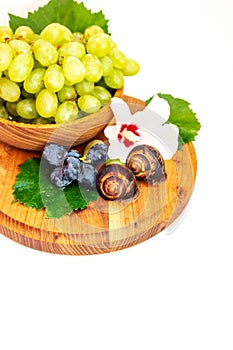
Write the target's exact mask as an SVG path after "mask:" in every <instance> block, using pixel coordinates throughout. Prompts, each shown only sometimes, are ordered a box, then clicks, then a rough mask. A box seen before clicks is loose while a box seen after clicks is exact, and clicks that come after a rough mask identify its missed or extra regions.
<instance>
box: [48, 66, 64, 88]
mask: <svg viewBox="0 0 233 350" xmlns="http://www.w3.org/2000/svg"><path fill="white" fill-rule="evenodd" d="M64 83H65V76H64V73H63V69H62V68H61V67H60V66H58V65H57V64H52V65H51V66H49V67H48V68H47V69H46V72H45V75H44V85H45V87H46V89H47V90H49V91H51V92H58V91H59V90H61V89H62V88H63V86H64Z"/></svg>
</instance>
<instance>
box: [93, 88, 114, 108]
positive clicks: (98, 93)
mask: <svg viewBox="0 0 233 350" xmlns="http://www.w3.org/2000/svg"><path fill="white" fill-rule="evenodd" d="M91 94H92V95H93V96H95V97H96V98H97V99H98V100H99V101H100V103H101V105H102V106H103V105H105V104H107V103H108V102H110V101H111V99H112V95H111V94H110V92H109V91H108V90H107V89H105V88H104V87H102V86H95V88H94V91H93V92H92V93H91Z"/></svg>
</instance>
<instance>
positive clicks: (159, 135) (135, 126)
mask: <svg viewBox="0 0 233 350" xmlns="http://www.w3.org/2000/svg"><path fill="white" fill-rule="evenodd" d="M111 109H112V111H113V114H114V116H115V120H116V123H115V125H109V126H107V127H106V128H105V130H104V134H105V136H106V137H107V138H108V141H109V143H110V146H109V151H108V154H109V157H110V158H111V159H114V158H120V160H121V161H125V160H126V158H127V155H128V154H129V152H130V151H131V149H132V148H134V147H135V146H136V145H139V144H147V145H150V146H153V147H155V148H157V149H158V150H159V151H160V153H161V154H162V156H163V158H164V159H170V158H171V157H172V156H173V154H174V153H175V152H176V150H177V146H178V130H177V128H176V127H174V125H171V124H166V123H165V122H166V120H165V119H164V118H163V117H161V116H160V115H158V114H157V113H155V112H153V111H152V110H150V109H149V108H148V107H146V108H145V109H144V110H142V111H139V112H136V113H134V114H131V112H130V109H129V105H128V104H127V103H126V102H124V101H123V100H122V99H120V98H116V97H114V98H113V99H112V102H111Z"/></svg>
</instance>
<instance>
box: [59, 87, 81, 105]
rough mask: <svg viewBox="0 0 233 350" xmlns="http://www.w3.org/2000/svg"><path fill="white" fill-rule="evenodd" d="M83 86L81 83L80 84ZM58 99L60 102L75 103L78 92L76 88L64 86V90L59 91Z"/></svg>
mask: <svg viewBox="0 0 233 350" xmlns="http://www.w3.org/2000/svg"><path fill="white" fill-rule="evenodd" d="M80 84H81V83H80ZM57 97H58V100H59V102H61V103H62V102H65V101H74V100H76V98H77V92H76V90H75V88H74V86H66V85H65V86H63V88H62V89H61V90H60V91H58V93H57Z"/></svg>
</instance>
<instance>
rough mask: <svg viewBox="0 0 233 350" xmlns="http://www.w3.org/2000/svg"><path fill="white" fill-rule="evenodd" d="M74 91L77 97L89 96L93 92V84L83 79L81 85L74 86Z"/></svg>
mask: <svg viewBox="0 0 233 350" xmlns="http://www.w3.org/2000/svg"><path fill="white" fill-rule="evenodd" d="M74 87H75V90H76V91H77V93H78V95H79V96H82V95H86V94H91V93H92V91H93V90H94V87H95V84H94V83H93V82H92V81H88V80H86V79H84V80H83V81H81V83H78V84H75V85H74Z"/></svg>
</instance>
